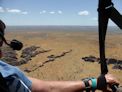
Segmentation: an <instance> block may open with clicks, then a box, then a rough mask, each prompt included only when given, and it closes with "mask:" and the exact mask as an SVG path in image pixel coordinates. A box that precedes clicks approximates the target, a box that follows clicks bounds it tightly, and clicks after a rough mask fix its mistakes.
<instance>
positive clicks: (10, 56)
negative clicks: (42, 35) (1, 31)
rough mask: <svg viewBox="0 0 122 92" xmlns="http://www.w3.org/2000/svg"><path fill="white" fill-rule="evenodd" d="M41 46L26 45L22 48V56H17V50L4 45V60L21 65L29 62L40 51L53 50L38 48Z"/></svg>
mask: <svg viewBox="0 0 122 92" xmlns="http://www.w3.org/2000/svg"><path fill="white" fill-rule="evenodd" d="M39 48H40V47H38V46H30V47H26V48H25V49H23V50H22V53H21V57H19V58H17V53H16V51H14V50H12V49H11V48H9V47H4V48H3V50H2V51H3V58H2V60H3V61H5V62H6V63H8V64H11V65H14V66H19V65H22V64H26V63H28V62H29V61H30V60H31V59H32V58H33V57H35V56H36V55H38V54H40V53H45V52H49V51H51V50H44V49H41V50H38V49H39Z"/></svg>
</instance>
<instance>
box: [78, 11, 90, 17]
mask: <svg viewBox="0 0 122 92" xmlns="http://www.w3.org/2000/svg"><path fill="white" fill-rule="evenodd" d="M78 15H80V16H87V15H89V12H88V11H86V10H84V11H80V12H78Z"/></svg>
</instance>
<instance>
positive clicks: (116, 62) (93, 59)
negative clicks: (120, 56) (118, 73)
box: [82, 55, 122, 70]
mask: <svg viewBox="0 0 122 92" xmlns="http://www.w3.org/2000/svg"><path fill="white" fill-rule="evenodd" d="M82 59H83V60H84V61H85V62H92V63H93V62H98V63H99V62H100V58H97V57H95V56H92V55H90V56H88V57H83V58H82ZM106 62H107V64H108V65H109V64H113V65H114V66H113V67H112V68H113V69H120V70H122V60H117V59H114V58H107V59H106Z"/></svg>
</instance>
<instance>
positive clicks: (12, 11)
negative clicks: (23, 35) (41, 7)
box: [0, 7, 28, 15]
mask: <svg viewBox="0 0 122 92" xmlns="http://www.w3.org/2000/svg"><path fill="white" fill-rule="evenodd" d="M1 12H4V13H14V14H23V15H26V14H28V12H27V11H22V10H19V9H10V8H4V9H3V7H0V13H1Z"/></svg>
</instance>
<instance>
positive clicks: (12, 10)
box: [6, 8, 22, 13]
mask: <svg viewBox="0 0 122 92" xmlns="http://www.w3.org/2000/svg"><path fill="white" fill-rule="evenodd" d="M6 10H7V12H9V13H21V12H22V11H21V10H19V9H9V8H7V9H6Z"/></svg>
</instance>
